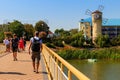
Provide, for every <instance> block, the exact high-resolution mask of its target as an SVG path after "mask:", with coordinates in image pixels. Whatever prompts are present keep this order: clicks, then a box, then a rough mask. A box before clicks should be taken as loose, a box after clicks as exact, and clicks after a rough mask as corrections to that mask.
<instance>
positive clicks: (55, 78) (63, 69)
mask: <svg viewBox="0 0 120 80" xmlns="http://www.w3.org/2000/svg"><path fill="white" fill-rule="evenodd" d="M42 55H43V57H44V61H45V64H46V68H47V71H48V75H49V79H50V80H73V79H72V75H74V76H75V77H76V78H77V79H78V80H90V79H89V78H88V77H86V76H85V75H84V74H83V73H81V72H80V71H78V70H77V69H76V68H74V67H73V66H72V65H70V64H69V63H68V62H67V61H65V60H64V59H63V58H61V57H60V56H59V55H57V54H56V53H55V52H54V51H52V50H51V49H49V48H48V47H47V46H45V45H44V44H43V50H42Z"/></svg>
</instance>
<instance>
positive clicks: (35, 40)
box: [29, 31, 42, 73]
mask: <svg viewBox="0 0 120 80" xmlns="http://www.w3.org/2000/svg"><path fill="white" fill-rule="evenodd" d="M30 48H31V50H32V56H31V58H32V65H33V69H34V70H33V71H34V72H36V73H38V69H39V62H40V58H41V56H40V53H41V51H42V39H41V38H39V32H38V31H36V32H35V36H34V37H32V38H31V39H30V45H29V54H30ZM35 60H37V61H35ZM35 62H36V66H35Z"/></svg>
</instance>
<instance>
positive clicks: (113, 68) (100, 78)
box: [68, 60, 120, 80]
mask: <svg viewBox="0 0 120 80" xmlns="http://www.w3.org/2000/svg"><path fill="white" fill-rule="evenodd" d="M68 62H69V63H70V64H72V65H73V66H74V67H76V68H77V69H79V70H80V71H81V72H82V73H84V74H85V75H86V76H88V77H89V78H90V79H91V80H120V62H115V61H105V60H102V61H97V62H88V61H85V60H84V61H83V60H82V61H81V60H69V61H68Z"/></svg>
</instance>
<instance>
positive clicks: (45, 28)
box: [35, 21, 49, 32]
mask: <svg viewBox="0 0 120 80" xmlns="http://www.w3.org/2000/svg"><path fill="white" fill-rule="evenodd" d="M35 30H36V31H39V32H41V31H44V32H48V31H49V27H48V25H47V24H46V23H45V22H44V21H38V22H37V23H36V24H35Z"/></svg>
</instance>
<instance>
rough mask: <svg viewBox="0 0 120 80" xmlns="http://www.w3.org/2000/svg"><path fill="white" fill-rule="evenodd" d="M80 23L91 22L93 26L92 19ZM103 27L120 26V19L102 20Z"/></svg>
mask: <svg viewBox="0 0 120 80" xmlns="http://www.w3.org/2000/svg"><path fill="white" fill-rule="evenodd" d="M80 22H89V23H90V25H92V18H86V19H81V20H80ZM102 26H120V19H104V18H103V19H102Z"/></svg>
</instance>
